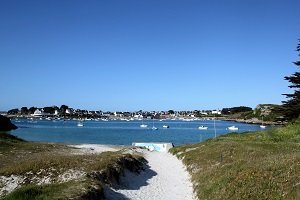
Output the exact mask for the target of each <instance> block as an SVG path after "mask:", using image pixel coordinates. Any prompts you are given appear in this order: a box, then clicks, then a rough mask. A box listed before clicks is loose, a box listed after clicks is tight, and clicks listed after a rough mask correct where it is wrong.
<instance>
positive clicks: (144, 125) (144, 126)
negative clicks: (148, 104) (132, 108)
mask: <svg viewBox="0 0 300 200" xmlns="http://www.w3.org/2000/svg"><path fill="white" fill-rule="evenodd" d="M140 127H141V128H147V127H148V125H147V124H144V117H143V118H142V124H141V125H140Z"/></svg>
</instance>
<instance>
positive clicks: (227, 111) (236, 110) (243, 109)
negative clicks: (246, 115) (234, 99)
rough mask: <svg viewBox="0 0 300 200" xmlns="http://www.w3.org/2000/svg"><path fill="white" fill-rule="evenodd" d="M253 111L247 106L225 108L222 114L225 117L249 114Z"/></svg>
mask: <svg viewBox="0 0 300 200" xmlns="http://www.w3.org/2000/svg"><path fill="white" fill-rule="evenodd" d="M248 111H252V108H250V107H246V106H239V107H232V108H223V109H222V111H221V113H222V114H223V115H229V114H235V113H241V112H248Z"/></svg>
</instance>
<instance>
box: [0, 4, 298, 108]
mask: <svg viewBox="0 0 300 200" xmlns="http://www.w3.org/2000/svg"><path fill="white" fill-rule="evenodd" d="M299 7H300V1H299V0H242V1H241V0H87V1H84V0H80V1H79V0H55V1H53V0H43V1H40V0H36V1H32V0H27V1H23V0H20V1H16V0H1V1H0V74H1V76H0V111H1V110H2V111H6V110H9V109H12V108H21V107H22V106H27V107H31V106H37V107H44V106H52V105H58V106H60V105H62V104H66V105H69V106H70V107H73V108H80V109H89V110H103V111H135V110H149V111H152V110H169V109H174V110H200V109H201V110H202V109H221V108H225V107H233V106H241V105H243V106H250V107H255V106H256V105H257V104H260V103H275V104H280V103H281V101H282V100H285V97H284V96H282V94H283V93H291V92H292V90H291V89H289V88H288V85H289V83H288V82H287V81H285V80H284V78H283V77H284V76H288V75H291V74H292V73H294V72H295V71H296V70H298V69H297V68H296V67H295V65H294V64H293V63H292V62H294V61H296V60H299V56H298V55H297V52H296V51H295V50H296V46H297V44H298V39H300V26H299V25H300V12H299V11H298V10H299Z"/></svg>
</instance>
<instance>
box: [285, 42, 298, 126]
mask: <svg viewBox="0 0 300 200" xmlns="http://www.w3.org/2000/svg"><path fill="white" fill-rule="evenodd" d="M299 41H300V40H299ZM296 51H298V52H300V43H299V44H298V46H297V50H296ZM298 56H300V54H298ZM294 64H295V65H296V66H297V67H300V61H296V62H294ZM284 79H285V80H287V81H288V82H290V83H291V85H290V86H289V87H290V88H294V89H295V91H294V93H292V94H284V95H285V96H286V98H287V99H288V100H286V101H283V105H282V113H283V114H284V116H285V118H286V119H288V120H291V119H295V118H298V117H299V114H300V90H299V88H300V72H295V73H294V74H292V75H291V76H285V77H284Z"/></svg>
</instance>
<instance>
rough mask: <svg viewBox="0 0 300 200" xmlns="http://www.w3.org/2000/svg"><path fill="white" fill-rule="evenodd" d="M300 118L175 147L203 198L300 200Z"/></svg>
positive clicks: (196, 190)
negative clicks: (265, 129)
mask: <svg viewBox="0 0 300 200" xmlns="http://www.w3.org/2000/svg"><path fill="white" fill-rule="evenodd" d="M299 142H300V120H298V121H296V122H295V123H291V124H289V125H287V126H285V127H281V128H274V129H270V130H267V131H264V132H256V133H244V134H237V133H231V134H227V135H224V136H220V137H218V138H216V139H210V140H207V141H205V142H202V143H199V144H194V145H185V146H181V147H175V148H173V149H171V152H172V153H174V154H176V155H177V157H179V158H181V159H183V162H184V163H185V164H186V165H187V168H188V171H189V172H190V173H191V175H192V181H193V183H194V189H195V192H196V193H197V196H198V198H199V199H222V200H223V199H300V185H299V182H300V171H299V163H300V146H299Z"/></svg>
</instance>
